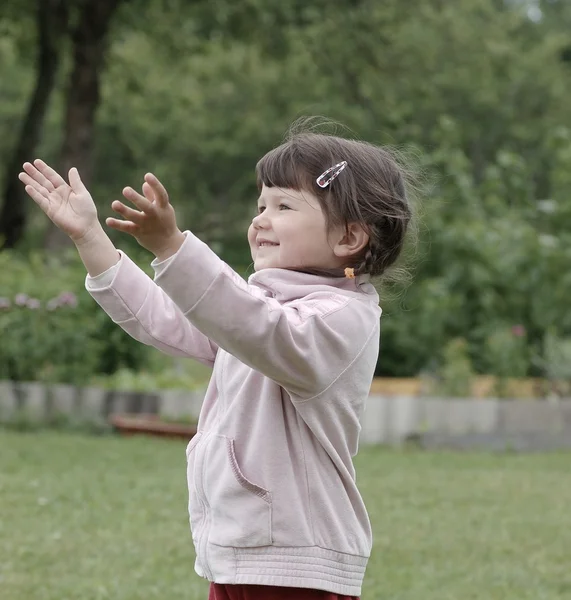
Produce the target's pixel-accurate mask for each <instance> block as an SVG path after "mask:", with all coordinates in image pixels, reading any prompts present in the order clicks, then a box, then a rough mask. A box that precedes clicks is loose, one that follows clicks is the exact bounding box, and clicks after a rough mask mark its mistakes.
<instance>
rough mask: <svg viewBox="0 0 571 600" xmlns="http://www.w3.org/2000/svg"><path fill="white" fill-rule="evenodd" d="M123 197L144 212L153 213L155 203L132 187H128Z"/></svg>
mask: <svg viewBox="0 0 571 600" xmlns="http://www.w3.org/2000/svg"><path fill="white" fill-rule="evenodd" d="M123 196H125V198H127V200H129V201H130V202H132V203H133V204H134V205H135V206H136V207H137V208H138V209H139V210H142V211H143V212H151V211H152V210H153V203H152V202H151V201H150V200H148V199H147V198H145V197H144V196H141V194H139V193H138V192H136V191H135V190H134V189H133V188H131V187H126V188H125V189H124V190H123Z"/></svg>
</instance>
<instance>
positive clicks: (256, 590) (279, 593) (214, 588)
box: [208, 583, 359, 600]
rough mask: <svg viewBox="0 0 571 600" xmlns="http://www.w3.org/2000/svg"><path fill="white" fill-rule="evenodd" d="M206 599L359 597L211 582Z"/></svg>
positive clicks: (324, 599)
mask: <svg viewBox="0 0 571 600" xmlns="http://www.w3.org/2000/svg"><path fill="white" fill-rule="evenodd" d="M208 600H359V598H357V596H340V595H339V594H332V593H331V592H324V591H323V590H308V589H305V588H289V587H276V586H272V585H226V584H223V583H211V584H210V594H209V595H208Z"/></svg>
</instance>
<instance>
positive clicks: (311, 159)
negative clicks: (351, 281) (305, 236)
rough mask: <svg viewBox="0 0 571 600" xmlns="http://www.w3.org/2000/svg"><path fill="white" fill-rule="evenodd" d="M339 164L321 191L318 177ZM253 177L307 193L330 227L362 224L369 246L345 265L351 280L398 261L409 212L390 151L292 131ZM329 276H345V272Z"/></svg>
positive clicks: (402, 178) (399, 171)
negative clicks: (344, 163)
mask: <svg viewBox="0 0 571 600" xmlns="http://www.w3.org/2000/svg"><path fill="white" fill-rule="evenodd" d="M341 161H347V167H346V168H345V169H344V170H343V171H342V172H341V173H340V174H339V176H338V177H337V178H336V179H334V180H333V181H332V182H331V183H330V184H329V185H328V186H327V187H326V188H320V187H319V186H318V185H317V183H316V180H317V178H318V177H319V176H320V175H321V174H322V173H323V172H324V171H325V170H327V169H329V168H330V167H332V166H333V165H335V164H337V163H339V162H341ZM256 176H257V183H258V188H260V189H261V188H262V185H265V186H267V187H280V188H289V189H294V190H297V191H303V190H306V191H310V192H311V193H312V194H314V195H315V196H316V197H317V198H318V199H319V202H320V204H321V208H322V210H323V212H324V215H325V218H326V223H327V226H328V227H336V226H344V227H347V226H348V224H349V223H359V224H361V225H362V226H363V228H364V229H365V231H366V232H367V233H368V235H369V243H368V244H367V246H366V247H365V249H364V250H363V252H361V253H360V254H358V255H356V256H355V257H353V260H352V262H351V264H349V265H347V266H349V267H353V268H354V273H355V275H362V274H370V275H371V276H373V277H378V276H381V275H383V274H384V273H385V271H386V270H387V269H388V267H390V266H391V265H393V263H395V261H396V260H397V258H398V257H399V255H400V253H401V250H402V248H403V245H404V241H405V236H406V233H407V229H408V228H409V225H410V221H411V218H412V208H411V203H410V202H409V199H408V195H407V184H406V176H405V170H404V169H403V168H401V167H400V166H399V163H398V162H397V158H396V154H394V153H393V152H392V151H389V150H388V149H386V148H382V147H380V146H375V145H373V144H370V143H368V142H362V141H356V140H350V139H345V138H341V137H337V136H334V135H329V134H323V133H314V132H307V131H301V132H299V131H296V130H292V131H290V133H289V134H288V136H287V138H286V141H285V142H284V143H283V144H281V145H280V146H278V147H277V148H274V149H273V150H271V151H270V152H268V153H267V154H266V155H265V156H264V157H263V158H262V159H261V160H260V161H259V162H258V164H257V165H256ZM308 266H309V265H308ZM307 271H308V272H317V271H315V270H314V269H307ZM320 272H321V273H323V271H320ZM327 274H329V275H331V276H343V275H344V271H343V269H341V271H340V272H338V271H335V272H333V271H328V272H327Z"/></svg>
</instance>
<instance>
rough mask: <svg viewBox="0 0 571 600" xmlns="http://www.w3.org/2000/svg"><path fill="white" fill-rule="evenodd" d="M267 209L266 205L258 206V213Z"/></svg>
mask: <svg viewBox="0 0 571 600" xmlns="http://www.w3.org/2000/svg"><path fill="white" fill-rule="evenodd" d="M265 210H266V207H265V206H258V214H259V215H261V214H262V213H263V212H264V211H265Z"/></svg>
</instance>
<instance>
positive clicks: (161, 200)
mask: <svg viewBox="0 0 571 600" xmlns="http://www.w3.org/2000/svg"><path fill="white" fill-rule="evenodd" d="M145 182H146V183H148V184H149V185H150V186H151V188H152V190H153V192H154V194H155V199H156V201H157V204H158V205H159V206H161V207H164V206H167V205H168V203H169V195H168V193H167V191H166V189H165V186H164V185H163V184H162V183H161V182H160V181H159V180H158V178H157V177H155V176H154V175H153V174H152V173H147V174H146V175H145Z"/></svg>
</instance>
